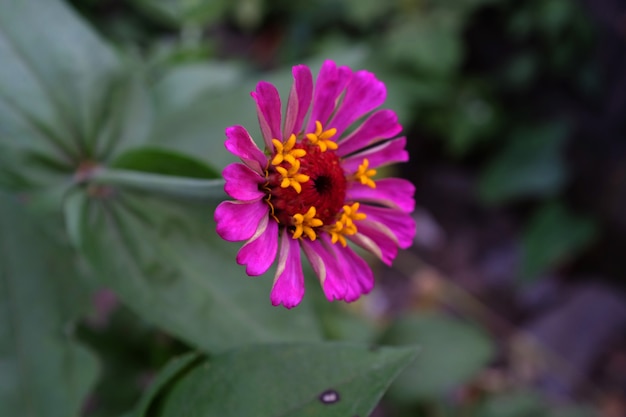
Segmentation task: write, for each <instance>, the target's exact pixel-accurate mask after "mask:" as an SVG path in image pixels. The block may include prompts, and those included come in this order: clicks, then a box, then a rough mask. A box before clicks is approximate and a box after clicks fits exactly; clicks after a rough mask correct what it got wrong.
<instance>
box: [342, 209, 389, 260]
mask: <svg viewBox="0 0 626 417" xmlns="http://www.w3.org/2000/svg"><path fill="white" fill-rule="evenodd" d="M349 239H350V240H351V241H353V242H354V243H356V244H357V245H359V246H360V247H362V248H363V249H365V250H367V251H369V252H371V253H373V254H374V255H376V256H377V257H378V258H379V259H380V260H381V261H383V262H384V263H385V264H387V265H389V266H391V263H392V262H393V260H394V259H395V258H396V256H397V255H398V239H396V236H395V235H394V234H393V233H392V232H391V230H390V229H389V228H388V227H386V226H384V225H383V224H381V223H378V222H368V221H367V220H363V221H360V222H359V223H358V233H357V234H356V235H353V236H349Z"/></svg>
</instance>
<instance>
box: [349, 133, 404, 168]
mask: <svg viewBox="0 0 626 417" xmlns="http://www.w3.org/2000/svg"><path fill="white" fill-rule="evenodd" d="M405 146H406V138H404V137H400V138H398V139H393V140H389V141H387V142H385V143H383V144H380V145H378V146H375V147H373V148H369V149H367V150H365V151H363V152H359V153H356V154H354V155H351V156H349V157H348V158H346V159H344V160H343V163H342V166H343V169H344V171H345V172H347V173H353V172H356V170H357V169H358V168H359V165H361V163H362V162H363V159H364V158H367V159H368V160H369V162H370V165H369V166H370V168H377V167H379V166H383V165H389V164H393V163H395V162H406V161H408V160H409V153H408V152H407V151H406V149H404V148H405Z"/></svg>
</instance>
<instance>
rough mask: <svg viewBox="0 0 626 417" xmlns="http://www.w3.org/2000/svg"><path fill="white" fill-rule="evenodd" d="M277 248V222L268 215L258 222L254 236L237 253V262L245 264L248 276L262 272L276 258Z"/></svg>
mask: <svg viewBox="0 0 626 417" xmlns="http://www.w3.org/2000/svg"><path fill="white" fill-rule="evenodd" d="M277 249H278V223H276V221H274V219H270V217H269V216H266V217H263V218H262V219H261V221H260V222H259V227H258V228H257V230H256V232H255V233H254V236H252V237H251V238H250V240H248V241H247V242H246V244H245V245H243V246H242V248H241V249H240V250H239V253H237V263H238V264H239V265H246V273H247V274H248V275H250V276H257V275H261V274H264V273H265V272H266V271H267V270H268V269H269V268H270V266H272V264H273V263H274V260H275V259H276V250H277Z"/></svg>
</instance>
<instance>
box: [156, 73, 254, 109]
mask: <svg viewBox="0 0 626 417" xmlns="http://www.w3.org/2000/svg"><path fill="white" fill-rule="evenodd" d="M243 77H244V76H243V71H242V69H241V68H240V67H239V66H237V65H234V64H229V63H221V62H194V63H189V64H181V65H177V66H176V67H174V68H173V69H170V70H169V71H167V72H166V73H165V74H164V75H163V76H162V77H161V78H160V79H159V80H158V81H157V82H156V84H155V85H154V87H153V94H154V100H155V103H156V107H157V109H158V111H159V112H160V114H168V113H171V112H173V111H178V110H180V109H182V108H184V107H185V106H188V105H190V104H192V103H193V101H194V100H195V99H196V98H198V97H200V96H202V95H203V94H206V93H208V92H209V91H211V92H213V93H217V92H224V91H228V90H231V91H232V90H233V88H235V87H237V86H238V83H240V82H241V81H242V80H243ZM248 97H249V96H248ZM248 97H246V99H248Z"/></svg>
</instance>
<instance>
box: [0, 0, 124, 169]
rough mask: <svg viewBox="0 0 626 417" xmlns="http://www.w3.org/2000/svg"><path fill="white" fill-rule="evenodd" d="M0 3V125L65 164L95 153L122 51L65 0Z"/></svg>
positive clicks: (20, 142)
mask: <svg viewBox="0 0 626 417" xmlns="http://www.w3.org/2000/svg"><path fill="white" fill-rule="evenodd" d="M0 10H2V13H0V62H2V66H1V68H0V126H2V128H0V130H2V131H4V134H5V137H6V138H7V139H8V140H9V141H10V143H11V145H13V146H15V147H18V148H27V149H29V150H31V151H36V152H39V153H42V154H44V155H47V156H49V157H51V158H54V159H55V160H57V161H58V162H59V163H61V164H63V163H65V164H67V163H70V162H71V161H72V159H75V158H77V157H79V156H80V155H81V154H85V153H89V152H90V149H91V148H92V140H93V139H94V132H95V131H96V126H97V125H98V123H99V119H100V117H101V114H102V111H103V106H102V105H103V100H102V99H103V98H104V97H106V96H107V94H108V90H109V87H110V82H111V81H112V80H113V79H114V77H115V76H116V75H117V74H118V72H119V70H120V68H121V67H120V62H119V60H118V57H117V56H116V54H115V53H114V52H113V50H112V49H111V48H110V47H109V46H108V45H106V44H105V43H104V42H103V41H102V40H101V39H100V38H99V37H98V36H97V35H96V34H95V33H94V32H92V31H91V30H90V28H88V27H87V26H86V25H85V24H84V23H83V22H82V20H81V19H80V18H79V17H78V16H77V15H75V14H74V12H72V11H71V10H70V9H68V8H67V7H66V6H65V5H64V4H63V3H62V2H60V1H58V0H50V1H46V2H41V1H38V0H23V1H12V0H0ZM51 22H54V24H51Z"/></svg>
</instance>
